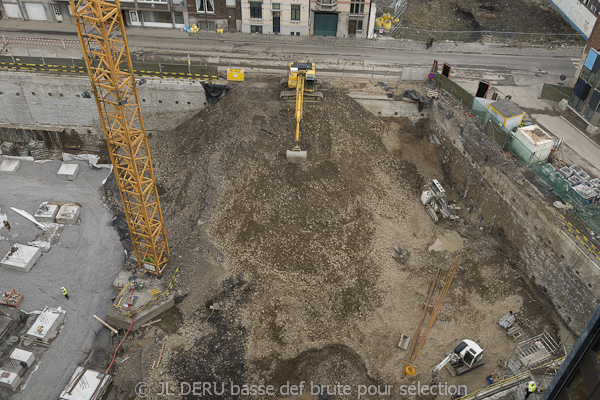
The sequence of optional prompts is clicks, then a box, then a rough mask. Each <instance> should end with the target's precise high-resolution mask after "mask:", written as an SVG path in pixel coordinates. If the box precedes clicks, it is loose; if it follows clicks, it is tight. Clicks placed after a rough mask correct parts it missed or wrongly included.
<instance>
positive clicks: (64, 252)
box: [0, 157, 123, 400]
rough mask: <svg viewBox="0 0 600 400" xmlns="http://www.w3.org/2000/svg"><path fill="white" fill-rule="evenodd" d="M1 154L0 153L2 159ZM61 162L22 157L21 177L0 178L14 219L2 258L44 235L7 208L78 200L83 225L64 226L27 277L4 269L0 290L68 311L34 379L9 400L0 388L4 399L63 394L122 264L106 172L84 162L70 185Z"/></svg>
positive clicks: (36, 306)
mask: <svg viewBox="0 0 600 400" xmlns="http://www.w3.org/2000/svg"><path fill="white" fill-rule="evenodd" d="M4 158H5V157H0V162H2V160H3V159H4ZM60 165H61V162H60V161H47V162H44V163H38V162H35V163H34V162H31V161H24V160H22V161H21V167H20V168H19V170H18V171H17V173H16V174H11V175H9V174H3V175H2V178H1V182H2V190H0V208H1V209H2V213H5V214H7V216H8V221H9V222H10V224H11V231H10V232H7V231H6V229H4V228H2V230H0V255H2V256H4V255H5V254H6V253H7V252H8V250H9V248H10V245H11V244H12V243H21V244H27V243H28V242H31V241H34V240H35V239H36V238H37V237H38V236H39V235H40V234H41V233H42V232H41V230H40V229H38V228H37V227H36V226H35V225H34V224H33V223H31V222H30V221H28V220H26V219H25V218H23V217H21V216H20V215H18V214H16V213H15V212H14V211H12V210H10V207H15V208H20V209H22V210H25V211H27V212H29V213H31V214H33V213H34V212H35V210H36V209H37V208H38V206H39V204H40V203H41V202H42V201H61V202H75V203H78V204H80V205H81V206H82V210H81V216H80V223H79V224H78V225H70V226H66V227H65V228H64V229H63V230H62V232H61V233H60V236H59V237H55V239H54V241H53V242H55V243H54V244H53V246H52V247H51V249H50V251H49V252H48V253H45V254H43V255H42V257H41V258H40V259H39V260H38V262H37V263H36V264H35V266H34V267H33V268H32V269H31V271H29V272H28V273H26V274H24V273H19V272H15V271H10V270H5V269H0V290H7V289H8V290H10V289H13V288H14V289H16V290H17V291H18V292H19V293H22V294H23V296H24V298H23V301H22V302H21V304H20V308H21V309H22V310H24V311H28V312H30V311H34V310H41V309H43V308H44V307H45V306H51V307H59V306H60V307H62V308H63V309H64V310H66V311H67V319H66V322H65V324H64V326H63V329H62V331H61V332H60V334H59V335H58V337H57V338H56V339H55V340H54V341H52V343H51V345H50V347H49V348H48V350H47V351H46V353H45V354H44V355H43V357H42V358H41V362H40V364H39V368H38V369H37V370H36V371H35V373H33V375H31V379H30V380H29V381H28V382H26V381H24V382H23V383H26V384H25V385H23V384H22V386H21V387H20V389H19V390H18V391H17V392H16V393H14V394H12V393H11V396H10V397H4V396H8V395H7V394H6V393H7V392H4V391H3V390H0V398H1V399H11V400H22V399H23V400H44V399H56V398H57V397H58V396H59V394H60V392H61V391H62V390H63V389H64V387H65V385H66V384H67V382H68V380H69V378H70V377H71V375H72V374H73V372H74V371H75V368H76V367H77V365H78V363H80V362H82V361H83V360H84V359H85V358H86V356H87V355H88V351H89V350H90V349H91V346H92V342H93V340H94V337H95V335H96V333H97V332H98V331H99V330H100V328H101V325H100V324H99V323H98V322H96V320H94V319H93V318H92V315H93V314H97V315H98V316H103V315H104V314H105V313H106V310H107V309H108V307H109V306H110V299H111V296H112V295H113V291H112V282H113V280H114V278H115V276H116V274H117V273H118V271H119V269H120V265H121V264H122V261H123V250H122V246H121V243H120V242H119V236H118V235H117V232H116V231H115V230H114V228H113V227H112V226H111V220H112V214H111V212H110V211H109V210H108V209H107V208H106V207H104V205H103V204H102V203H101V196H102V195H101V191H100V186H101V184H102V180H103V179H104V178H106V176H107V175H108V170H106V169H99V170H98V169H96V170H94V169H92V168H90V167H89V166H88V165H87V163H84V162H81V163H79V165H80V169H79V175H78V176H77V178H76V180H75V181H73V182H68V181H65V180H63V179H61V178H59V177H58V176H57V175H56V172H57V171H58V168H59V167H60ZM7 189H9V190H7ZM61 286H65V287H66V288H67V289H68V291H69V297H70V299H69V300H66V299H64V298H63V296H62V294H61V291H60V288H61Z"/></svg>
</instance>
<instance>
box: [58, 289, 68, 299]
mask: <svg viewBox="0 0 600 400" xmlns="http://www.w3.org/2000/svg"><path fill="white" fill-rule="evenodd" d="M60 290H62V294H63V296H65V297H66V298H67V300H69V295H68V294H67V288H65V287H64V286H63V287H61V288H60Z"/></svg>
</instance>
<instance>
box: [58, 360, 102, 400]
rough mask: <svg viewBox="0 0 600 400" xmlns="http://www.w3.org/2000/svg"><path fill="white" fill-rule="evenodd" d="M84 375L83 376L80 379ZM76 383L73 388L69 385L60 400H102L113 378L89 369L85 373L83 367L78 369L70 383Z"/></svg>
mask: <svg viewBox="0 0 600 400" xmlns="http://www.w3.org/2000/svg"><path fill="white" fill-rule="evenodd" d="M82 373H83V375H82V376H81V379H79V377H80V375H81V374H82ZM75 381H77V384H76V385H75V387H74V388H72V385H71V384H69V385H67V387H65V390H63V391H62V393H61V394H60V397H59V398H58V399H59V400H100V399H102V397H103V396H104V394H105V393H106V390H107V389H108V387H109V385H110V383H111V382H112V377H111V376H110V375H105V374H103V373H102V372H98V371H94V370H92V369H88V370H86V371H85V373H84V372H83V367H77V369H76V370H75V373H74V374H73V376H72V377H71V379H70V380H69V383H71V382H75ZM71 389H72V390H71ZM69 392H71V394H69Z"/></svg>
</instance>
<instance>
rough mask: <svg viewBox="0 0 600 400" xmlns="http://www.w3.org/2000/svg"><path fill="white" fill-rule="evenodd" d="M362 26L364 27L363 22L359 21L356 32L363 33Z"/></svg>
mask: <svg viewBox="0 0 600 400" xmlns="http://www.w3.org/2000/svg"><path fill="white" fill-rule="evenodd" d="M362 25H363V22H362V20H359V21H358V23H357V24H356V30H357V31H362Z"/></svg>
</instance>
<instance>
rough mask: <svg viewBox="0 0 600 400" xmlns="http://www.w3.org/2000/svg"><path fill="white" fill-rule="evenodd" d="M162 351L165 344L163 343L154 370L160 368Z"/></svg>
mask: <svg viewBox="0 0 600 400" xmlns="http://www.w3.org/2000/svg"><path fill="white" fill-rule="evenodd" d="M164 350H165V342H164V341H163V345H162V349H160V356H158V362H157V363H156V368H158V367H159V366H160V360H161V359H162V355H163V351H164Z"/></svg>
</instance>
